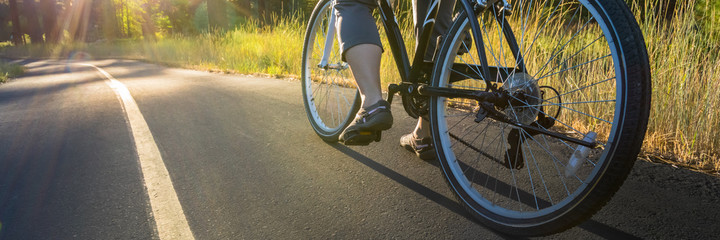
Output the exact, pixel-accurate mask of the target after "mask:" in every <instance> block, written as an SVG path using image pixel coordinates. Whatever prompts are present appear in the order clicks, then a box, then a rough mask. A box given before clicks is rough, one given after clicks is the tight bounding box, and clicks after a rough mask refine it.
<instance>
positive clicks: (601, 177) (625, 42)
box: [430, 0, 651, 236]
mask: <svg viewBox="0 0 720 240" xmlns="http://www.w3.org/2000/svg"><path fill="white" fill-rule="evenodd" d="M515 2H521V3H518V4H515V5H514V6H513V12H512V15H510V16H504V13H500V11H499V10H498V9H495V10H492V9H490V10H488V12H487V13H483V14H480V16H478V17H477V19H478V21H479V22H480V29H481V31H480V33H469V32H471V30H469V23H468V18H467V15H465V14H464V13H462V14H460V15H459V17H458V18H457V20H456V21H455V22H454V24H453V26H452V27H451V29H450V31H449V32H448V35H447V37H446V38H445V40H444V42H443V44H442V48H441V51H440V54H439V55H440V56H439V58H438V61H437V63H436V65H435V68H434V70H433V80H432V85H433V86H435V87H451V88H464V89H476V90H477V89H479V90H485V91H489V90H488V89H492V86H488V84H487V82H486V81H484V80H482V79H477V78H472V77H470V76H477V74H476V75H473V74H471V73H472V72H475V73H480V71H481V70H480V69H481V68H480V67H479V65H480V64H479V63H478V62H477V60H478V59H479V56H478V55H477V52H476V50H475V48H476V47H477V46H473V47H472V48H469V47H468V49H470V53H469V54H468V53H466V54H463V55H458V54H457V52H458V49H460V48H465V47H467V45H466V44H468V43H469V42H468V41H465V42H463V40H464V39H465V37H466V36H468V35H472V36H473V37H472V38H473V40H474V38H475V37H476V36H482V38H483V41H484V44H483V45H484V49H485V51H486V52H487V53H486V54H485V55H486V57H487V59H488V61H489V64H488V65H493V66H494V65H497V66H501V67H506V68H498V69H499V71H498V72H499V73H498V74H495V75H496V76H492V77H491V78H492V79H488V80H489V82H490V83H491V84H490V85H493V84H496V86H497V88H498V89H500V90H507V91H509V92H518V91H522V92H523V93H525V96H528V97H525V98H524V99H520V100H523V101H521V103H518V102H517V101H515V102H511V101H508V104H509V106H508V107H507V108H505V109H500V111H501V112H503V113H504V114H505V115H506V116H508V117H509V118H512V119H514V120H516V121H518V122H523V123H525V124H535V125H534V126H540V127H539V128H544V129H545V130H548V131H552V132H555V133H558V134H562V135H565V136H570V137H573V138H575V139H583V138H585V137H588V135H589V132H591V131H592V132H596V133H598V136H597V138H596V141H597V142H598V143H600V146H599V147H598V148H594V149H589V150H588V155H587V157H586V158H585V159H584V160H581V161H578V163H579V164H578V165H577V166H578V168H577V170H575V169H574V168H573V167H569V165H571V164H569V163H568V162H569V161H570V159H571V158H572V156H573V154H574V153H575V151H578V150H577V149H578V144H575V143H571V142H568V141H562V140H558V139H557V138H554V137H550V136H549V135H545V134H537V133H533V132H529V131H526V130H523V129H521V128H517V127H513V126H511V125H509V124H508V123H504V122H502V121H498V120H494V119H491V117H486V118H484V119H482V120H481V121H480V122H475V120H476V117H477V112H478V109H479V107H478V102H477V101H470V100H466V99H446V98H442V97H432V98H431V100H430V121H431V131H432V135H433V140H434V143H435V146H436V150H437V151H436V152H437V155H438V159H439V161H440V165H441V169H442V171H443V173H444V175H445V176H446V180H447V182H448V184H449V185H450V187H451V189H452V190H453V191H454V192H455V194H456V196H457V198H458V199H459V202H460V203H461V204H462V205H464V207H466V208H467V210H468V211H469V212H470V213H471V214H472V215H473V216H474V217H475V218H476V219H478V220H479V221H480V222H481V223H483V224H484V225H487V226H489V227H491V228H493V229H495V230H497V231H500V232H503V233H506V234H511V235H520V236H541V235H548V234H552V233H557V232H561V231H564V230H566V229H568V228H570V227H573V226H576V225H577V224H580V223H582V222H583V221H585V220H586V219H588V218H589V217H591V216H592V215H593V214H594V213H595V212H597V211H598V210H599V209H600V208H602V207H603V206H604V205H605V204H606V203H607V201H609V199H610V198H611V197H612V196H613V194H614V193H615V192H616V191H617V190H618V189H619V187H620V185H621V184H622V183H623V181H625V179H626V178H627V175H628V174H629V172H630V170H631V169H632V166H633V164H634V162H635V160H636V157H637V154H638V152H639V151H640V148H641V146H642V142H643V138H644V135H645V130H646V127H647V121H648V115H649V108H650V90H651V85H650V68H649V63H648V57H647V52H646V48H645V43H644V40H643V37H642V34H641V31H640V29H639V27H638V25H637V22H636V21H635V19H634V17H633V15H632V14H631V12H630V11H629V10H628V8H627V6H626V5H625V3H624V2H622V1H620V0H588V1H582V2H576V1H515ZM528 2H535V3H537V4H534V5H532V6H530V4H528ZM525 4H527V5H525ZM543 4H545V5H543ZM553 4H557V5H553ZM495 13H498V15H500V16H503V17H500V18H497V20H496V19H495V18H494V14H495ZM503 19H504V20H503ZM520 20H522V21H520ZM553 21H557V22H553ZM503 22H507V23H508V25H509V26H511V28H510V29H511V31H510V30H508V29H507V28H503V27H500V26H505V25H503V24H499V23H503ZM543 26H544V27H543ZM510 32H514V34H513V36H515V39H516V42H517V43H518V45H519V46H520V49H521V53H522V54H521V56H522V57H517V56H518V55H517V54H512V53H510V52H511V51H510V50H509V48H510V47H509V46H511V44H508V43H507V41H508V39H507V37H506V36H505V34H503V33H510ZM536 34H537V35H536ZM569 40H572V41H569ZM566 42H568V43H567V44H565V43H566ZM548 43H551V44H548ZM585 46H588V47H585ZM481 47H483V46H481ZM518 59H521V60H520V62H518V61H517V60H518ZM522 59H524V60H522ZM453 63H454V65H456V67H455V70H451V68H453V67H452V65H453ZM458 65H466V67H469V68H467V69H470V70H471V71H470V72H467V71H466V72H464V73H463V72H462V71H459V70H457V69H460V68H457V66H458ZM520 66H524V69H525V70H524V71H523V72H520V71H517V70H514V71H509V70H510V69H517V68H516V67H520ZM505 70H508V71H507V72H505ZM502 72H504V74H503V73H502ZM458 76H465V78H469V79H466V80H460V81H456V80H457V79H458ZM451 81H452V82H451ZM534 93H536V95H534ZM548 119H550V120H553V121H552V122H553V123H554V124H553V123H550V124H548V122H547V120H548ZM541 120H542V121H545V122H543V123H540V121H541ZM579 155H581V156H582V154H579ZM578 159H583V157H580V158H578Z"/></svg>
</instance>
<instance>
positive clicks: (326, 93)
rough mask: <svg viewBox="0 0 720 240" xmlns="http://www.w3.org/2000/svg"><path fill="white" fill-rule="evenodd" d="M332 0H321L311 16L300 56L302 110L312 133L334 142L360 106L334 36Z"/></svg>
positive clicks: (352, 81)
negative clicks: (312, 130) (311, 128)
mask: <svg viewBox="0 0 720 240" xmlns="http://www.w3.org/2000/svg"><path fill="white" fill-rule="evenodd" d="M332 3H333V1H331V0H322V1H320V2H319V3H318V4H317V6H316V7H315V10H313V13H312V15H311V17H310V21H309V23H308V27H307V30H306V31H305V42H304V43H303V58H302V74H301V77H300V78H301V79H300V80H301V82H302V91H303V102H304V105H305V111H306V113H307V116H308V119H309V120H310V124H311V125H312V127H313V129H314V130H315V133H317V134H318V136H320V137H321V138H322V139H323V140H325V141H328V142H336V141H337V140H338V136H340V133H342V131H343V129H345V127H347V125H348V124H350V122H351V121H352V120H353V118H354V116H355V114H356V113H357V111H358V109H360V95H359V93H358V91H357V89H356V88H355V82H354V80H353V78H352V73H351V72H350V69H349V66H348V64H347V63H345V62H343V61H342V60H341V56H340V49H339V47H338V44H337V41H335V40H334V37H335V30H334V29H335V26H334V19H333V15H334V11H333V10H332V5H333V4H332Z"/></svg>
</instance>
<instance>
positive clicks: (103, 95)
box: [0, 60, 720, 240]
mask: <svg viewBox="0 0 720 240" xmlns="http://www.w3.org/2000/svg"><path fill="white" fill-rule="evenodd" d="M22 63H23V64H25V65H26V67H27V68H28V73H27V74H26V75H25V76H23V77H21V78H17V79H14V80H12V81H10V82H9V83H6V84H3V85H0V239H3V240H4V239H158V238H160V234H159V232H158V228H157V226H156V221H157V219H156V216H157V215H156V214H154V211H155V210H154V208H155V207H156V206H151V204H150V201H149V200H148V199H151V198H153V197H155V196H150V195H149V194H148V189H149V188H148V187H147V186H146V181H144V180H143V171H144V170H143V168H142V167H141V166H140V163H139V162H141V160H139V159H141V157H139V154H138V151H136V145H135V144H136V142H135V141H137V140H136V139H135V138H134V137H133V133H132V131H131V129H130V125H129V123H128V121H129V120H128V119H129V118H128V117H127V115H126V113H125V112H126V111H124V105H123V104H122V100H121V99H120V98H119V97H118V96H117V95H116V94H115V92H114V90H113V89H112V88H111V87H110V86H109V85H108V84H107V82H108V80H107V77H106V76H105V75H103V74H101V72H99V71H98V70H96V69H95V68H93V67H90V66H83V65H79V64H75V63H68V62H63V61H23V62H22ZM89 63H92V64H94V65H95V66H97V67H99V68H101V69H103V70H104V71H107V73H109V74H110V75H112V76H113V77H114V78H115V79H117V80H118V81H120V82H121V83H123V84H124V85H125V86H127V89H128V90H129V92H130V94H131V95H132V97H133V98H134V100H135V102H136V103H137V106H138V108H139V110H140V112H141V113H142V116H143V117H144V120H145V122H146V123H147V126H148V127H149V130H150V132H151V133H152V137H153V138H154V142H155V144H156V146H157V149H158V150H159V152H160V154H161V156H162V161H163V162H164V165H165V167H166V169H167V172H168V173H169V179H171V180H172V186H174V187H173V188H171V190H172V192H173V193H175V194H176V196H177V199H178V200H179V203H180V205H181V206H182V212H183V214H184V217H185V219H186V221H187V226H189V229H190V230H191V231H192V235H193V236H194V237H195V238H196V239H308V238H320V239H327V238H335V239H388V238H399V239H502V238H512V237H509V236H503V235H500V234H498V233H495V232H492V231H490V230H489V229H487V228H485V227H483V226H482V225H479V224H477V223H475V222H473V221H472V220H471V219H470V217H469V215H468V214H466V213H465V212H464V210H463V209H462V207H460V206H459V205H458V203H457V202H456V200H455V199H454V198H453V196H452V194H451V193H450V190H449V188H448V187H447V186H446V184H445V182H443V180H442V176H441V173H440V170H439V169H438V167H437V166H436V164H433V163H431V162H425V161H422V160H419V159H417V158H416V157H415V155H414V154H412V153H409V152H407V151H405V150H404V149H402V148H401V147H399V145H398V142H397V141H398V139H399V137H400V136H401V135H402V134H404V133H406V132H409V131H410V130H411V129H412V128H413V126H414V119H412V118H409V117H407V116H406V114H404V112H402V107H401V106H400V105H399V104H398V103H396V105H395V106H397V107H394V108H393V113H394V116H395V118H396V122H395V125H394V127H393V129H391V130H389V131H387V132H385V133H384V134H383V140H382V142H380V143H374V144H372V145H370V146H368V147H346V146H343V145H340V144H327V143H325V142H323V141H322V140H321V139H320V138H319V137H317V136H316V135H315V134H314V133H313V131H312V129H311V127H310V125H309V122H308V120H307V118H306V115H305V112H304V109H303V105H302V99H301V96H300V93H301V91H300V84H299V82H297V81H292V80H278V79H267V78H258V77H248V76H239V75H228V74H212V73H207V72H199V71H191V70H184V69H172V68H165V67H161V66H157V65H152V64H145V63H140V62H135V61H123V60H102V61H93V62H89ZM153 195H155V194H153ZM719 206H720V178H718V177H717V176H708V175H704V174H701V173H695V172H691V171H688V170H683V169H677V168H674V167H672V166H668V165H659V164H652V163H648V162H644V161H638V162H637V164H636V166H635V168H634V169H633V172H632V173H631V175H630V177H629V178H628V180H627V181H626V183H625V184H624V185H623V187H622V188H621V189H620V191H619V192H618V193H617V195H616V196H615V197H614V198H613V200H611V201H610V202H609V203H608V205H607V206H606V207H605V208H604V209H602V210H601V211H600V212H599V213H598V214H596V215H595V216H594V217H593V218H592V219H590V220H588V221H587V222H584V223H582V224H580V225H579V226H578V227H575V228H572V229H570V230H568V231H566V232H563V233H560V234H556V235H553V236H549V237H546V238H552V239H555V238H557V239H602V238H611V239H627V238H647V239H714V238H717V237H718V236H720V223H718V216H720V207H719Z"/></svg>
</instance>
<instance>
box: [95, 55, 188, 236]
mask: <svg viewBox="0 0 720 240" xmlns="http://www.w3.org/2000/svg"><path fill="white" fill-rule="evenodd" d="M82 65H85V66H90V67H93V68H95V69H97V70H98V72H100V73H102V74H103V75H105V77H106V78H107V79H108V81H106V83H107V84H108V85H109V86H110V88H112V89H113V91H115V94H116V95H117V96H118V98H119V99H120V101H121V102H122V104H123V108H124V111H125V115H126V116H127V121H128V123H129V124H130V129H131V130H132V135H133V138H134V140H135V147H136V149H137V154H138V159H139V161H140V167H141V169H142V174H143V178H144V180H145V181H144V182H145V188H146V189H147V191H148V196H149V197H150V207H151V208H152V212H153V218H155V225H156V228H157V231H158V235H159V237H160V239H161V240H170V239H172V240H175V239H195V238H194V237H193V235H192V232H191V231H190V226H189V225H188V223H187V219H186V218H185V213H184V212H183V209H182V206H181V205H180V201H179V200H178V197H177V194H176V192H175V188H174V187H173V184H172V181H171V180H170V175H169V173H168V170H167V168H165V163H163V160H162V156H160V150H158V147H157V144H155V139H154V138H153V136H152V133H150V128H149V127H148V125H147V122H145V118H144V117H143V115H142V113H140V109H139V108H138V106H137V103H136V102H135V99H133V97H132V95H130V91H129V90H128V89H127V87H125V85H124V84H122V83H121V82H120V81H118V80H116V79H115V78H114V77H113V76H112V75H110V74H109V73H108V72H106V71H105V70H103V69H101V68H99V67H97V66H95V65H92V64H82Z"/></svg>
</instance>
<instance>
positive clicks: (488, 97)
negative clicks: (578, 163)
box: [318, 0, 597, 147]
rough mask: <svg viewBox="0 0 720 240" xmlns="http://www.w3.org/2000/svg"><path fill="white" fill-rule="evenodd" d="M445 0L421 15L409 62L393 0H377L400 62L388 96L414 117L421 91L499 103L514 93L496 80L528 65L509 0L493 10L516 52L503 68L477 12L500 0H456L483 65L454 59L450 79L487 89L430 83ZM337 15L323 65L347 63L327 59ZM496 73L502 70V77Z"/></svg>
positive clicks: (531, 128) (332, 19)
mask: <svg viewBox="0 0 720 240" xmlns="http://www.w3.org/2000/svg"><path fill="white" fill-rule="evenodd" d="M441 1H443V0H434V1H432V2H431V5H430V7H429V10H428V13H427V15H426V17H425V19H424V21H423V26H422V29H421V31H420V39H419V41H418V46H417V47H416V49H415V56H414V59H413V61H412V65H411V64H410V61H409V59H408V53H407V49H406V47H405V42H404V41H403V38H402V34H401V33H400V27H399V26H398V24H397V19H396V17H395V14H394V13H393V9H392V7H391V6H390V3H389V0H378V7H379V8H378V9H379V11H380V17H381V21H382V23H383V26H384V27H385V32H386V34H387V38H388V42H389V45H390V49H391V51H392V54H393V57H394V59H395V64H396V65H397V68H398V71H399V73H400V77H401V79H402V82H401V83H400V84H399V85H398V84H391V85H390V86H389V87H388V99H387V101H388V102H392V99H393V95H394V93H396V92H399V93H400V94H401V96H402V97H403V105H404V106H405V110H406V112H407V113H408V114H409V115H410V116H413V117H417V116H418V114H417V113H416V112H414V110H411V109H409V108H411V107H408V106H412V105H413V104H414V103H411V101H413V100H412V97H408V96H410V95H416V96H417V95H419V96H425V97H433V96H435V97H447V98H466V99H473V100H477V101H479V102H488V103H492V104H494V105H496V106H503V105H506V104H507V101H508V99H510V98H511V97H510V96H509V95H508V94H507V93H506V92H505V91H501V90H499V89H498V87H497V84H496V83H497V82H499V81H502V79H506V78H507V77H508V75H509V74H508V73H511V72H524V70H525V66H524V61H523V57H522V54H521V52H520V48H519V46H518V44H517V41H516V39H515V35H514V34H513V32H512V30H511V29H510V26H509V24H508V22H507V21H505V17H504V14H502V13H503V12H505V13H509V12H510V7H511V6H510V4H509V3H508V2H507V0H502V5H501V6H499V7H498V8H496V12H495V14H494V17H495V20H496V21H497V22H498V23H500V24H503V25H504V30H503V35H504V36H505V38H506V40H507V43H508V46H509V48H510V50H511V52H512V53H513V55H514V56H515V60H516V66H515V67H514V68H502V67H497V66H489V64H488V60H487V56H486V55H485V48H484V47H482V46H485V45H484V43H483V40H482V39H483V38H482V35H480V34H481V29H480V23H479V22H478V20H477V18H476V17H475V16H477V14H478V13H480V12H482V11H486V10H487V9H488V8H489V7H494V6H496V4H497V3H498V2H500V1H501V0H458V1H460V5H461V6H462V11H463V12H464V14H466V16H469V17H468V18H467V19H468V20H469V24H470V28H471V30H472V33H473V39H474V44H475V46H478V47H475V51H476V52H477V56H479V57H478V58H479V62H480V66H474V67H467V66H462V67H461V66H459V65H458V66H456V65H453V71H454V72H457V73H456V74H451V79H450V82H454V81H459V80H463V79H467V78H468V77H471V78H475V79H483V80H484V81H485V83H486V86H488V90H489V91H479V90H459V89H453V88H445V87H433V86H429V83H430V82H429V79H423V78H422V75H423V74H425V72H423V71H425V70H426V69H428V68H429V67H432V65H433V64H434V62H432V61H431V62H426V61H424V56H425V53H426V51H427V46H428V44H429V43H430V41H431V40H432V39H430V36H431V33H432V31H433V29H434V27H435V18H436V17H437V13H438V10H439V6H440V3H441ZM333 4H334V3H333ZM335 21H336V16H335V14H332V16H331V17H330V24H328V28H329V29H327V30H328V31H327V36H326V39H325V48H324V49H323V57H322V58H321V62H320V64H319V65H318V66H319V67H321V68H326V69H333V68H343V69H344V68H347V64H338V66H335V65H333V64H328V63H327V59H328V56H329V53H330V50H331V48H332V41H334V39H335V34H336V31H335V24H334V23H335ZM440 47H441V46H439V44H438V46H436V49H435V51H436V52H437V51H439V50H440ZM471 68H475V69H480V70H481V73H480V75H478V74H476V73H475V71H474V70H471ZM428 74H429V73H428ZM452 75H455V76H452ZM496 76H500V78H499V81H498V78H497V77H496ZM489 111H491V113H492V110H491V109H490V110H489ZM485 114H487V113H485ZM496 115H498V114H496ZM480 117H481V114H478V118H480ZM482 117H483V118H484V117H485V116H484V115H483V116H482ZM498 120H500V121H503V122H506V123H509V124H511V125H514V126H516V127H519V128H522V129H525V130H526V131H532V132H536V133H541V134H545V135H549V136H552V137H555V138H559V139H563V140H565V141H569V142H573V143H576V144H580V145H583V146H587V147H595V145H596V144H597V143H593V142H588V141H583V140H581V139H575V138H571V137H567V136H563V135H560V134H556V133H553V132H550V131H547V130H545V129H541V128H538V127H535V126H530V125H525V124H521V123H518V122H515V121H512V120H510V119H503V118H502V117H498Z"/></svg>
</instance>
